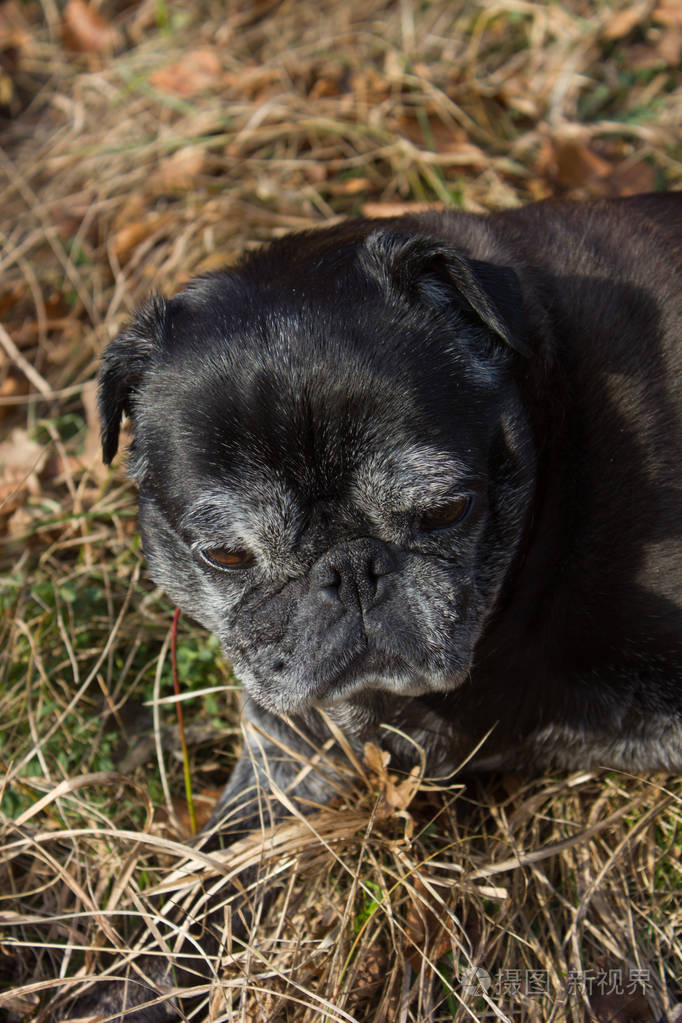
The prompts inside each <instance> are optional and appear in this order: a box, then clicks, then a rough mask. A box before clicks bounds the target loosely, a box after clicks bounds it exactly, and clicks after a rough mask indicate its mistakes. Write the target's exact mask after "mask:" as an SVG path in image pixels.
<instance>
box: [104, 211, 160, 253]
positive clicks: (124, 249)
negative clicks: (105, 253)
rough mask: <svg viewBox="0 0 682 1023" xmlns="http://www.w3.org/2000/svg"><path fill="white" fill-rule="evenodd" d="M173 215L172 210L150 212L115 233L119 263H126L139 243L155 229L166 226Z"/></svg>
mask: <svg viewBox="0 0 682 1023" xmlns="http://www.w3.org/2000/svg"><path fill="white" fill-rule="evenodd" d="M172 217H173V214H172V213H170V212H168V213H149V214H148V215H147V216H146V217H144V218H143V219H142V220H135V221H133V222H132V223H130V224H126V225H125V226H124V227H121V228H120V229H119V230H118V231H117V232H116V234H115V235H114V254H115V255H116V259H117V260H118V261H119V263H121V264H123V263H126V262H127V261H128V259H130V256H131V255H132V253H133V252H134V251H135V249H136V248H137V247H138V245H140V244H141V242H143V241H146V240H147V238H149V237H150V236H151V235H152V234H154V232H155V231H158V230H159V229H161V228H163V227H165V225H166V224H167V223H168V222H169V221H170V220H171V219H172Z"/></svg>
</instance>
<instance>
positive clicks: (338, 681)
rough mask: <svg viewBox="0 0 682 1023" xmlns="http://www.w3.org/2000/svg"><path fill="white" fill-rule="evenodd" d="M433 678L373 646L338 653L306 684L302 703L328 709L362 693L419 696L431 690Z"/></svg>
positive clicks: (388, 652) (399, 657)
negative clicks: (332, 661)
mask: <svg viewBox="0 0 682 1023" xmlns="http://www.w3.org/2000/svg"><path fill="white" fill-rule="evenodd" d="M432 681H433V678H432V676H430V675H429V674H427V673H422V672H421V671H420V670H418V669H416V668H415V667H414V665H411V664H409V663H408V662H407V661H406V660H405V659H404V658H403V657H401V656H399V655H398V654H395V653H393V652H391V651H387V650H383V649H380V648H377V647H366V648H364V649H362V650H360V651H358V652H356V653H350V652H349V653H348V654H345V655H344V654H341V655H340V656H339V657H338V660H337V661H336V663H335V664H334V666H333V667H332V668H331V669H330V670H328V671H323V672H320V673H319V674H318V676H317V678H314V679H312V680H311V681H310V685H309V688H308V691H307V693H306V696H305V703H306V704H308V705H310V706H318V707H330V706H334V705H335V704H337V703H341V702H343V701H344V700H347V699H348V698H349V697H351V696H353V695H355V694H357V693H362V692H368V691H380V692H389V693H395V694H396V695H402V696H421V695H423V694H424V693H425V692H428V691H430V690H431V689H432V685H430V684H429V682H432Z"/></svg>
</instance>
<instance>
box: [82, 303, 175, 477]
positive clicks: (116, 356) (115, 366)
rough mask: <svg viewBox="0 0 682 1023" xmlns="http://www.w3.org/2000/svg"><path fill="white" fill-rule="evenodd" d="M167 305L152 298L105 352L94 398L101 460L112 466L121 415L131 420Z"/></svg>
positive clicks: (162, 331) (158, 345) (158, 342)
mask: <svg viewBox="0 0 682 1023" xmlns="http://www.w3.org/2000/svg"><path fill="white" fill-rule="evenodd" d="M167 317H168V303H167V302H166V300H165V299H164V298H163V297H161V296H159V295H155V296H153V297H152V298H151V299H149V301H148V302H147V303H146V304H145V305H144V306H142V308H141V309H140V310H139V311H138V312H137V314H136V315H135V318H134V319H133V320H132V322H131V323H130V324H129V325H128V326H127V327H126V329H125V330H124V331H123V332H122V333H121V334H119V335H118V337H116V338H115V339H114V340H113V341H112V342H111V343H110V344H109V345H108V346H107V348H106V349H105V351H104V355H103V357H102V365H101V367H100V371H99V389H98V395H97V401H98V407H99V415H100V420H101V423H102V457H103V458H104V461H105V462H106V464H107V465H111V462H112V461H113V458H114V455H115V454H116V452H117V450H118V437H119V431H120V428H121V418H122V416H123V413H124V412H125V414H126V415H127V416H132V414H133V407H134V399H135V395H136V393H137V391H138V390H139V388H140V385H141V383H142V379H143V377H144V374H145V370H146V369H147V367H148V365H149V363H150V361H151V360H152V358H153V356H154V354H155V352H158V351H159V349H160V348H161V345H162V342H163V337H164V334H165V330H166V320H167Z"/></svg>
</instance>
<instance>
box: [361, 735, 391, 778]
mask: <svg viewBox="0 0 682 1023" xmlns="http://www.w3.org/2000/svg"><path fill="white" fill-rule="evenodd" d="M390 759H391V754H390V753H388V752H387V751H386V750H383V749H379V747H378V746H375V744H374V743H373V742H366V743H365V763H366V764H367V766H368V767H369V769H370V771H372V772H373V773H374V774H376V776H377V778H378V779H379V781H380V782H384V781H385V780H386V779H387V778H388V772H387V770H386V768H387V767H388V764H389V762H390Z"/></svg>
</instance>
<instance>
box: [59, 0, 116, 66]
mask: <svg viewBox="0 0 682 1023" xmlns="http://www.w3.org/2000/svg"><path fill="white" fill-rule="evenodd" d="M62 39H63V41H64V45H65V46H66V47H67V48H68V49H69V50H74V51H75V52H76V53H111V52H112V51H113V50H115V49H116V47H117V46H118V45H119V44H120V42H121V36H120V33H119V32H118V29H116V28H114V26H113V25H111V24H110V23H109V22H108V21H106V20H105V19H104V18H103V17H102V15H101V14H100V13H99V11H96V10H95V9H94V8H93V7H92V6H91V5H90V4H88V3H86V2H85V0H69V2H68V3H67V5H66V7H65V8H64V14H63V16H62Z"/></svg>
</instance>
